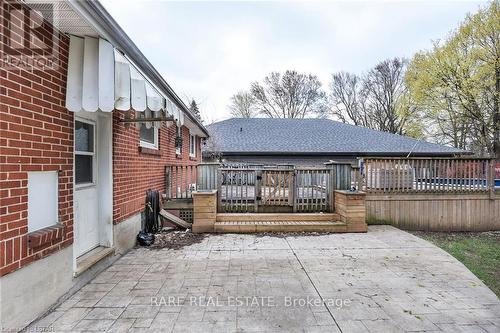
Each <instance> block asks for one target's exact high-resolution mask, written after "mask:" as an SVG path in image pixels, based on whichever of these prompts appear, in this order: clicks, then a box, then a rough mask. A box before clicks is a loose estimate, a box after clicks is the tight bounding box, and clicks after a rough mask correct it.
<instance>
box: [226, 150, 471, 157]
mask: <svg viewBox="0 0 500 333" xmlns="http://www.w3.org/2000/svg"><path fill="white" fill-rule="evenodd" d="M220 153H222V155H223V156H289V155H293V156H355V157H406V156H407V155H408V152H376V153H370V152H324V153H323V152H281V151H280V152H231V151H222V152H220ZM461 155H473V153H472V152H468V151H466V152H463V153H454V152H449V153H447V152H428V153H425V152H418V153H416V152H413V153H412V156H414V157H453V156H461Z"/></svg>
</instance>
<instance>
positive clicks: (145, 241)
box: [137, 231, 155, 246]
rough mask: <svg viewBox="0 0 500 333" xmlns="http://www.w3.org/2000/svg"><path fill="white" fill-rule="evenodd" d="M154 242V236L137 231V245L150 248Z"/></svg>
mask: <svg viewBox="0 0 500 333" xmlns="http://www.w3.org/2000/svg"><path fill="white" fill-rule="evenodd" d="M154 242H155V235H154V234H152V233H149V232H144V231H139V234H137V243H139V245H140V246H150V245H151V244H153V243H154Z"/></svg>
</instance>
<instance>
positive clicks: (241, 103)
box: [229, 91, 258, 118]
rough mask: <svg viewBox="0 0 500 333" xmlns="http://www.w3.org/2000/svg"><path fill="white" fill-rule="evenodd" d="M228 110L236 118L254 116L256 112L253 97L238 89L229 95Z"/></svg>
mask: <svg viewBox="0 0 500 333" xmlns="http://www.w3.org/2000/svg"><path fill="white" fill-rule="evenodd" d="M229 110H230V111H231V115H232V116H233V117H236V118H254V117H256V116H257V113H258V112H257V109H256V106H255V99H254V97H253V96H252V94H251V93H249V92H246V91H239V92H238V93H236V94H234V95H233V96H232V97H231V104H230V105H229Z"/></svg>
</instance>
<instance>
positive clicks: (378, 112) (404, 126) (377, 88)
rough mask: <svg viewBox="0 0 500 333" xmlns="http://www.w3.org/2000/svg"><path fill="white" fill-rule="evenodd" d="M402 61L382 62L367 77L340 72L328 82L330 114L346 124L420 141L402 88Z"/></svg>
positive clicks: (412, 109)
mask: <svg viewBox="0 0 500 333" xmlns="http://www.w3.org/2000/svg"><path fill="white" fill-rule="evenodd" d="M406 64H407V61H406V60H405V59H400V58H394V59H391V60H384V61H382V62H380V63H378V64H377V65H376V66H375V67H373V68H372V69H370V70H369V71H368V72H367V73H366V74H364V75H361V76H358V75H356V74H352V73H347V72H339V73H334V74H333V75H332V81H331V82H330V104H331V114H332V115H333V116H334V117H337V118H338V119H340V120H341V121H343V122H345V123H350V124H353V125H358V126H364V127H369V128H372V129H376V130H379V131H385V132H390V133H397V134H405V135H409V136H414V137H422V134H423V133H422V126H421V124H420V123H419V122H418V121H416V120H417V119H418V117H417V116H418V113H417V112H416V108H415V105H414V103H413V101H412V100H411V96H410V94H409V93H408V89H407V87H406V85H405V73H406Z"/></svg>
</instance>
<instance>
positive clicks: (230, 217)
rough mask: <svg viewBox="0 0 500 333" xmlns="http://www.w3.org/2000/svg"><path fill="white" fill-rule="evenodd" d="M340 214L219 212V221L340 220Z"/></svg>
mask: <svg viewBox="0 0 500 333" xmlns="http://www.w3.org/2000/svg"><path fill="white" fill-rule="evenodd" d="M338 220H340V216H339V215H338V214H335V213H270V214H266V213H219V214H217V222H237V221H247V222H248V221H266V222H269V221H311V222H318V221H330V222H331V221H338Z"/></svg>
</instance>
